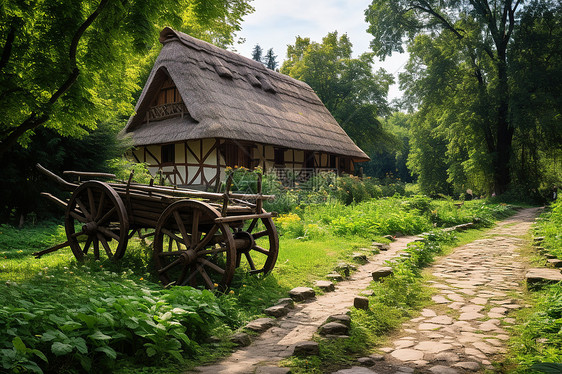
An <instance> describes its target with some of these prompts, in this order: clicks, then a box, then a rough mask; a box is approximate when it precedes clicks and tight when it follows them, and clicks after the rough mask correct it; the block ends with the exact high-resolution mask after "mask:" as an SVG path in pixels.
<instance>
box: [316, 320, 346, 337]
mask: <svg viewBox="0 0 562 374" xmlns="http://www.w3.org/2000/svg"><path fill="white" fill-rule="evenodd" d="M348 330H349V328H348V327H347V326H346V325H344V324H343V323H339V322H328V323H326V324H325V325H322V326H320V329H319V333H320V335H346V334H347V332H348Z"/></svg>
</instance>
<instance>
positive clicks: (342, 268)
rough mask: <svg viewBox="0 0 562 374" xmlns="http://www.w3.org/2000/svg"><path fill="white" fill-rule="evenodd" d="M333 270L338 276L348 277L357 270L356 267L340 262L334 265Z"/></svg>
mask: <svg viewBox="0 0 562 374" xmlns="http://www.w3.org/2000/svg"><path fill="white" fill-rule="evenodd" d="M334 270H335V271H336V272H337V273H339V274H343V275H344V276H346V277H349V274H350V273H351V271H355V270H357V267H356V266H354V265H351V264H346V263H345V262H340V263H339V264H337V265H336V268H335V269H334Z"/></svg>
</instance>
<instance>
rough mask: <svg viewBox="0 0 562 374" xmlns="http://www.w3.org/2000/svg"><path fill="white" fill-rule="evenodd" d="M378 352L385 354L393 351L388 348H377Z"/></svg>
mask: <svg viewBox="0 0 562 374" xmlns="http://www.w3.org/2000/svg"><path fill="white" fill-rule="evenodd" d="M379 350H380V351H382V352H385V353H390V352H392V351H394V348H390V347H383V348H379Z"/></svg>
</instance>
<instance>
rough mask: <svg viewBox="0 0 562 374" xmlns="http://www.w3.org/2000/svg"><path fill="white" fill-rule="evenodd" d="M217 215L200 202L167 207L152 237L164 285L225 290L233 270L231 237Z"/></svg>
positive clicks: (183, 201)
mask: <svg viewBox="0 0 562 374" xmlns="http://www.w3.org/2000/svg"><path fill="white" fill-rule="evenodd" d="M220 216H221V215H220V213H219V212H218V211H217V210H216V209H215V208H213V207H212V206H210V205H209V204H206V203H204V202H201V201H196V200H181V201H178V202H175V203H173V204H172V205H170V206H168V207H167V208H166V209H165V210H164V212H163V213H162V215H161V216H160V219H159V220H158V223H157V224H156V232H155V234H154V262H155V265H156V269H157V271H158V274H159V276H160V280H161V281H162V283H163V284H164V285H171V284H174V285H179V286H184V285H190V286H193V287H197V286H198V285H203V286H204V287H206V288H209V289H215V288H216V287H217V285H218V286H220V287H221V288H223V289H224V288H226V287H227V286H228V285H229V284H230V281H231V280H232V276H233V275H234V270H235V263H234V261H235V255H236V252H235V247H234V238H233V237H232V232H231V231H230V228H229V227H228V226H227V225H225V224H224V223H215V219H216V218H218V217H220Z"/></svg>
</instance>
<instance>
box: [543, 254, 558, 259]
mask: <svg viewBox="0 0 562 374" xmlns="http://www.w3.org/2000/svg"><path fill="white" fill-rule="evenodd" d="M544 257H546V258H548V259H551V258H557V257H556V256H555V255H553V254H551V253H545V254H544Z"/></svg>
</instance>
